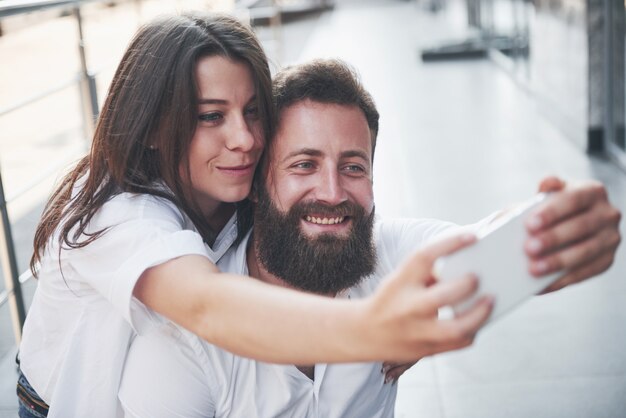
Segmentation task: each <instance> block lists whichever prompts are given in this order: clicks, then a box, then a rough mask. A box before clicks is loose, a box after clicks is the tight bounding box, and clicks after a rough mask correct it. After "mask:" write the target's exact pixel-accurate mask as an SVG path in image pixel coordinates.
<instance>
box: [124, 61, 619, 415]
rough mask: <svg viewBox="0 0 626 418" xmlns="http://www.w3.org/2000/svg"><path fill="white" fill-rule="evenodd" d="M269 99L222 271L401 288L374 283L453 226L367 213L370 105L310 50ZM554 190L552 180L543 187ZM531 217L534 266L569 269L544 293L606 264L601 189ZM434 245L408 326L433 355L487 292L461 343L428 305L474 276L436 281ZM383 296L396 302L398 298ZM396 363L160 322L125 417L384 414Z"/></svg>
mask: <svg viewBox="0 0 626 418" xmlns="http://www.w3.org/2000/svg"><path fill="white" fill-rule="evenodd" d="M275 99H276V102H277V107H278V111H279V115H280V120H279V128H278V132H277V134H276V137H275V138H274V141H273V143H272V144H271V145H270V147H269V148H268V149H267V157H266V160H265V162H264V166H263V167H262V169H263V173H264V174H265V175H264V176H262V177H261V180H259V182H258V183H257V185H256V190H255V193H254V194H255V199H256V201H257V206H256V208H255V215H254V228H253V231H252V233H251V235H249V236H248V237H246V239H244V241H243V242H242V243H241V245H239V246H238V247H236V248H233V249H231V250H230V251H229V253H227V254H226V255H225V256H224V257H223V258H222V259H221V261H220V263H219V266H220V268H221V269H222V270H224V271H229V272H235V273H241V274H248V273H249V275H250V276H252V277H255V278H257V279H259V280H262V281H264V282H267V283H270V284H274V285H277V286H284V287H290V288H295V289H300V290H304V291H307V292H311V293H316V294H320V295H325V296H328V297H335V298H344V299H354V300H356V299H361V298H367V297H369V296H370V295H373V294H377V295H380V294H381V293H382V294H383V295H384V294H385V292H388V291H389V290H390V288H393V287H396V286H398V281H397V280H395V279H394V278H393V277H392V278H391V279H386V280H384V281H383V278H386V277H389V276H390V275H392V274H393V272H394V271H395V268H396V266H398V265H399V264H401V263H402V262H403V260H405V259H406V258H407V257H409V256H410V255H411V254H412V253H413V252H414V251H415V250H416V249H419V248H422V247H424V245H425V243H427V242H428V241H430V240H431V239H432V238H434V237H436V236H438V235H441V234H442V233H443V232H446V231H451V230H455V229H457V228H458V227H456V226H454V225H451V224H448V223H445V222H440V221H433V220H403V221H400V220H392V221H375V217H374V201H373V193H372V163H373V155H374V148H375V144H376V135H377V131H378V113H377V111H376V108H375V106H374V104H373V101H372V99H371V97H370V96H369V94H368V93H367V92H366V91H365V90H364V89H363V87H362V86H361V85H360V83H359V82H358V81H357V79H356V77H355V76H354V74H353V73H352V72H351V70H350V69H349V68H347V67H346V66H345V65H344V64H342V63H340V62H338V61H314V62H311V63H308V64H304V65H300V66H297V67H293V68H291V69H287V70H285V71H283V72H282V73H281V74H279V75H278V76H277V79H276V80H275ZM562 188H563V184H561V183H560V182H559V181H558V180H557V179H547V180H546V181H544V182H543V184H542V185H541V189H545V190H559V189H562ZM572 214H573V215H572ZM488 222H489V219H487V220H485V221H483V222H482V223H480V224H478V225H475V226H471V227H470V228H471V229H476V228H480V227H481V225H482V224H486V223H488ZM528 222H529V225H528V227H529V229H530V230H531V231H532V234H533V236H532V238H531V239H529V240H528V244H527V251H528V253H529V256H530V258H531V260H532V261H531V265H530V269H531V271H533V272H535V273H537V274H544V273H548V272H550V271H554V270H559V269H561V268H563V269H565V270H567V271H568V272H569V273H568V274H567V275H566V277H564V278H563V279H562V280H560V281H559V282H558V283H556V284H555V285H554V286H553V287H552V290H555V289H557V288H559V287H561V286H565V285H567V284H571V283H574V282H577V281H580V280H583V279H585V278H588V277H590V276H591V275H593V274H597V273H599V272H601V271H603V270H605V269H606V268H608V266H609V265H610V264H611V263H612V257H613V255H614V253H615V249H616V248H617V245H618V243H619V234H618V233H617V228H616V226H617V223H618V222H619V213H618V212H616V211H615V210H614V209H613V208H612V207H611V206H610V205H609V204H608V202H606V195H605V194H604V189H603V188H602V187H600V186H597V185H586V186H583V187H580V188H577V189H573V190H567V189H565V190H563V191H562V192H560V193H559V194H558V195H557V196H556V198H555V199H553V200H552V201H551V203H550V204H548V205H546V206H544V207H543V208H541V209H540V210H539V211H538V212H537V213H535V215H534V216H533V217H531V218H529V221H528ZM436 245H437V244H435V245H432V246H429V247H426V248H425V249H422V250H421V253H422V256H421V257H417V258H413V259H411V260H410V263H411V264H409V266H410V267H411V268H414V269H415V270H417V271H422V272H425V273H424V274H422V275H418V277H417V278H416V279H415V282H414V285H415V286H423V287H424V288H428V290H427V291H430V292H431V293H430V295H431V296H432V295H435V296H433V297H432V298H431V299H429V300H431V301H432V303H429V304H426V303H425V304H424V307H423V310H424V316H425V318H426V319H427V320H426V321H424V322H423V327H422V328H420V329H415V332H416V333H423V334H429V333H431V334H432V340H431V344H432V345H434V346H436V347H437V348H436V349H435V350H433V352H441V351H446V350H450V349H455V348H459V347H461V346H464V345H467V344H469V343H471V339H472V336H473V333H474V332H475V331H476V330H477V329H478V328H479V327H480V325H481V324H482V323H483V322H484V320H485V319H486V316H487V315H488V312H489V306H490V302H489V300H488V299H487V300H483V301H482V302H479V304H478V305H476V306H474V308H473V309H472V310H471V312H470V313H468V314H464V315H467V318H470V317H471V318H472V321H471V325H468V327H467V334H468V335H465V336H462V338H461V339H462V340H463V342H462V343H459V341H458V339H456V340H455V338H450V337H449V336H447V335H445V332H443V330H444V329H443V328H438V326H439V325H440V324H441V323H442V321H438V320H437V319H436V313H437V308H438V307H440V306H442V305H445V302H446V301H447V302H449V301H450V300H451V299H450V298H453V299H455V300H460V299H464V298H466V297H468V296H469V295H470V294H471V293H472V291H473V290H474V289H475V286H472V285H468V287H465V288H461V287H455V288H454V289H452V288H444V287H443V286H444V285H443V284H434V283H432V282H433V279H432V277H431V276H430V273H429V272H430V268H431V267H432V254H441V252H442V251H443V250H441V249H439V250H437V251H439V252H437V251H435V250H433V248H435V247H436ZM457 248H458V245H457ZM554 249H558V250H554ZM428 254H431V256H428ZM466 282H467V283H472V279H471V278H467V280H466ZM450 293H452V294H453V296H451V295H450ZM378 300H380V301H382V302H381V303H384V301H385V298H384V297H383V298H380V297H379V298H378ZM392 302H393V303H394V304H397V307H398V309H404V307H403V305H402V303H399V301H398V300H397V299H393V300H392ZM467 318H465V319H467ZM396 325H398V324H394V323H392V322H390V323H389V326H390V327H393V326H396ZM399 325H401V324H399ZM314 326H315V324H303V327H314ZM450 329H451V328H450ZM364 332H367V330H364ZM276 344H277V345H279V344H280V340H277V341H276ZM311 350H315V347H311ZM416 357H419V356H416ZM404 368H405V366H402V365H400V366H398V367H397V368H396V369H395V370H391V371H387V370H386V369H385V368H384V366H383V363H382V362H369V363H352V364H315V365H297V366H292V365H275V364H267V363H263V362H260V361H255V360H251V359H246V358H243V357H239V356H236V355H234V354H231V353H228V352H226V351H225V350H222V349H220V348H218V347H216V346H213V345H210V344H208V343H206V342H205V341H203V340H201V339H200V338H198V337H196V336H194V335H193V334H191V333H190V332H188V331H186V330H184V329H182V328H180V327H178V326H176V325H174V324H171V323H168V324H165V325H164V326H163V327H161V328H160V329H157V330H155V331H154V332H152V333H150V334H148V335H142V336H139V337H137V338H136V340H135V342H134V343H133V347H132V348H131V351H130V354H129V357H128V360H127V363H126V369H125V373H124V378H123V383H122V387H121V389H120V400H121V402H122V405H123V406H124V408H125V410H126V413H127V416H130V417H160V416H163V417H175V416H180V417H205V416H217V417H220V416H235V417H255V416H258V417H274V416H288V417H306V416H320V417H341V416H350V417H386V416H391V415H393V408H394V402H395V395H396V386H395V385H392V384H386V381H387V382H388V381H389V378H390V377H391V378H396V377H397V375H398V374H399V373H401V372H402V371H404Z"/></svg>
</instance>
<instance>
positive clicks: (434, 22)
mask: <svg viewBox="0 0 626 418" xmlns="http://www.w3.org/2000/svg"><path fill="white" fill-rule="evenodd" d="M448 3H449V4H450V6H451V7H450V8H449V9H448V10H447V11H445V12H443V13H440V14H439V15H431V14H428V13H427V12H425V11H423V10H422V9H421V8H420V7H419V5H418V4H417V3H416V2H409V1H400V0H389V1H383V0H378V1H374V0H367V1H356V0H352V1H339V2H338V5H337V7H336V8H335V9H334V10H333V11H329V12H325V13H322V14H319V15H315V16H312V17H310V18H309V19H308V20H303V21H302V20H301V21H296V22H293V23H288V24H285V25H284V28H283V33H282V37H283V44H282V47H281V49H280V54H281V56H275V61H277V62H282V63H283V64H286V63H290V62H294V61H301V60H305V59H309V58H312V57H318V56H337V57H341V58H343V59H344V60H346V61H348V62H350V63H351V64H353V65H354V66H355V67H356V68H357V69H358V70H359V72H360V73H361V75H362V78H363V81H364V83H365V85H366V87H367V88H368V89H369V90H370V91H371V92H372V94H373V96H374V98H375V100H376V102H377V104H378V107H379V110H380V112H381V130H380V135H379V142H378V147H377V151H376V163H375V194H376V201H377V211H378V212H379V213H380V214H383V215H388V216H410V217H437V218H442V219H448V220H452V221H455V222H459V223H467V222H472V221H475V220H477V219H479V218H480V217H481V216H484V215H486V214H488V213H490V212H492V211H493V210H495V209H497V208H500V207H503V206H506V205H508V204H511V203H513V202H515V201H518V200H521V199H524V198H526V197H529V196H530V195H531V194H532V193H533V192H534V191H535V189H536V185H537V182H538V180H539V179H540V178H542V177H543V176H545V175H547V174H558V175H561V176H563V177H565V178H569V179H577V178H597V179H600V180H602V181H603V182H605V184H606V185H607V187H608V189H609V192H610V195H611V199H612V200H613V201H614V202H615V203H616V204H618V205H619V206H620V207H621V209H622V211H626V175H625V174H624V173H623V172H622V171H620V170H618V169H617V168H616V167H615V166H613V165H612V164H610V163H607V162H606V161H603V160H599V159H595V158H594V159H590V158H589V157H588V156H586V155H585V154H584V153H583V152H581V151H580V150H579V149H578V148H577V147H576V146H574V145H573V144H572V142H571V141H569V140H568V139H567V138H565V137H564V136H563V135H562V134H561V133H560V132H559V131H558V130H557V129H555V128H554V127H553V126H551V125H550V124H549V123H548V122H547V121H546V120H545V119H544V118H543V117H542V115H540V114H539V113H538V111H537V109H536V107H535V104H534V103H533V100H532V96H530V95H528V94H527V93H525V92H524V91H523V90H521V89H520V88H519V86H517V85H516V84H515V83H514V82H513V81H512V80H511V78H510V77H509V76H508V75H507V74H506V73H505V72H503V71H502V70H501V69H499V68H498V67H497V66H496V65H494V64H493V63H492V62H491V61H488V60H485V61H470V62H458V61H457V62H441V63H429V64H424V63H422V62H421V61H420V60H419V48H420V47H422V46H425V45H429V44H431V43H432V42H436V41H439V40H442V39H445V38H448V37H458V36H459V35H462V34H463V32H464V31H465V23H464V19H463V14H462V13H460V10H459V9H458V8H456V7H455V2H454V1H449V2H448ZM277 53H278V52H277ZM624 224H625V222H623V223H622V231H623V233H624V232H626V228H625V226H624ZM625 278H626V245H622V246H621V248H620V251H619V254H618V257H617V259H616V262H615V264H614V266H613V268H612V269H611V270H610V271H609V272H607V273H605V274H604V275H602V277H600V278H597V279H594V280H592V281H589V282H587V283H584V284H581V285H578V286H575V287H572V288H569V289H566V290H563V291H561V292H558V293H555V294H551V295H547V296H542V297H537V298H534V299H532V300H531V301H529V302H528V303H526V304H525V305H524V306H522V307H521V308H520V309H518V310H517V311H515V312H513V313H512V314H511V315H509V316H508V317H506V318H505V319H503V320H501V321H499V322H497V323H496V324H494V325H493V326H492V327H490V328H487V329H485V330H484V332H483V333H481V334H480V335H479V337H478V339H477V341H476V343H475V344H474V346H472V347H471V348H469V349H466V350H463V351H460V352H455V353H449V354H443V355H439V356H435V357H432V358H426V359H423V360H421V361H420V362H419V363H418V364H417V365H416V366H415V367H414V368H413V369H411V370H410V371H409V372H407V373H406V374H405V375H404V376H403V377H402V378H401V380H400V382H399V395H398V402H397V408H396V414H397V416H398V417H407V418H408V417H427V418H456V417H459V418H460V417H463V418H473V417H476V418H499V417H513V418H517V417H519V418H522V417H524V418H525V417H533V418H570V417H580V418H588V417H589V418H596V417H607V418H621V417H626V355H624V352H625V351H626V326H624V323H626V304H625V303H624V302H623V301H624V300H626V280H625ZM2 338H3V339H4V338H9V337H8V336H3V337H2ZM4 360H5V361H3V363H2V364H1V365H0V366H1V367H2V369H1V370H2V374H1V375H0V376H2V377H1V378H0V392H1V393H0V417H2V416H3V415H2V414H3V411H7V412H6V414H9V415H6V416H11V415H10V414H11V413H13V412H11V411H14V398H13V395H12V390H13V389H12V386H13V377H12V376H11V375H10V373H9V372H8V370H10V367H9V366H8V365H9V364H10V361H9V360H7V358H5V359H4ZM5 371H7V372H5Z"/></svg>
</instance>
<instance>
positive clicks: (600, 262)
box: [540, 253, 615, 295]
mask: <svg viewBox="0 0 626 418" xmlns="http://www.w3.org/2000/svg"><path fill="white" fill-rule="evenodd" d="M614 259H615V257H614V255H613V253H610V254H605V255H604V256H602V257H600V258H599V259H597V260H596V261H595V262H593V263H591V264H588V265H585V266H581V267H580V268H577V269H574V270H573V271H570V272H568V273H567V274H566V275H565V276H563V277H562V278H560V279H559V280H557V281H556V282H554V283H552V284H551V285H550V286H548V287H547V288H546V289H545V290H543V291H542V292H541V293H540V294H541V295H544V294H546V293H551V292H554V291H557V290H560V289H563V288H564V287H566V286H569V285H572V284H575V283H579V282H581V281H583V280H585V279H588V278H590V277H593V276H596V275H598V274H600V273H602V272H603V271H605V270H606V269H608V268H609V267H610V266H611V264H613V261H614Z"/></svg>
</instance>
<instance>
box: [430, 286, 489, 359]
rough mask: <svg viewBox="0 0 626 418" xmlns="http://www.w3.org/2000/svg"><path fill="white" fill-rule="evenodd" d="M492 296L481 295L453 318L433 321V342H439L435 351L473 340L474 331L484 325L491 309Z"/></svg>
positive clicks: (463, 345) (452, 347)
mask: <svg viewBox="0 0 626 418" xmlns="http://www.w3.org/2000/svg"><path fill="white" fill-rule="evenodd" d="M493 304H494V301H493V297H491V296H483V297H481V298H480V299H479V300H478V301H476V303H475V304H474V305H473V306H472V307H471V308H469V309H468V310H466V311H464V312H462V313H460V314H458V315H457V316H456V317H455V318H453V319H446V320H440V321H436V322H435V325H434V327H435V329H434V330H433V332H432V334H431V335H432V337H433V342H435V343H437V344H439V347H438V348H439V349H440V350H437V352H442V351H447V350H450V349H456V348H461V347H465V346H467V345H469V344H471V343H472V342H473V340H474V336H475V335H476V332H478V330H479V329H480V327H481V326H482V325H484V323H485V321H487V319H488V318H489V315H491V312H492V310H493Z"/></svg>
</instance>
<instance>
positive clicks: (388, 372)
mask: <svg viewBox="0 0 626 418" xmlns="http://www.w3.org/2000/svg"><path fill="white" fill-rule="evenodd" d="M418 361H419V360H416V361H412V362H409V363H396V362H393V361H386V362H384V363H383V367H382V369H381V370H380V372H381V373H382V374H384V375H385V383H397V382H398V379H399V378H400V376H402V375H403V374H404V372H406V371H407V370H409V369H410V368H411V367H413V366H414V365H415V363H417V362H418Z"/></svg>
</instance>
